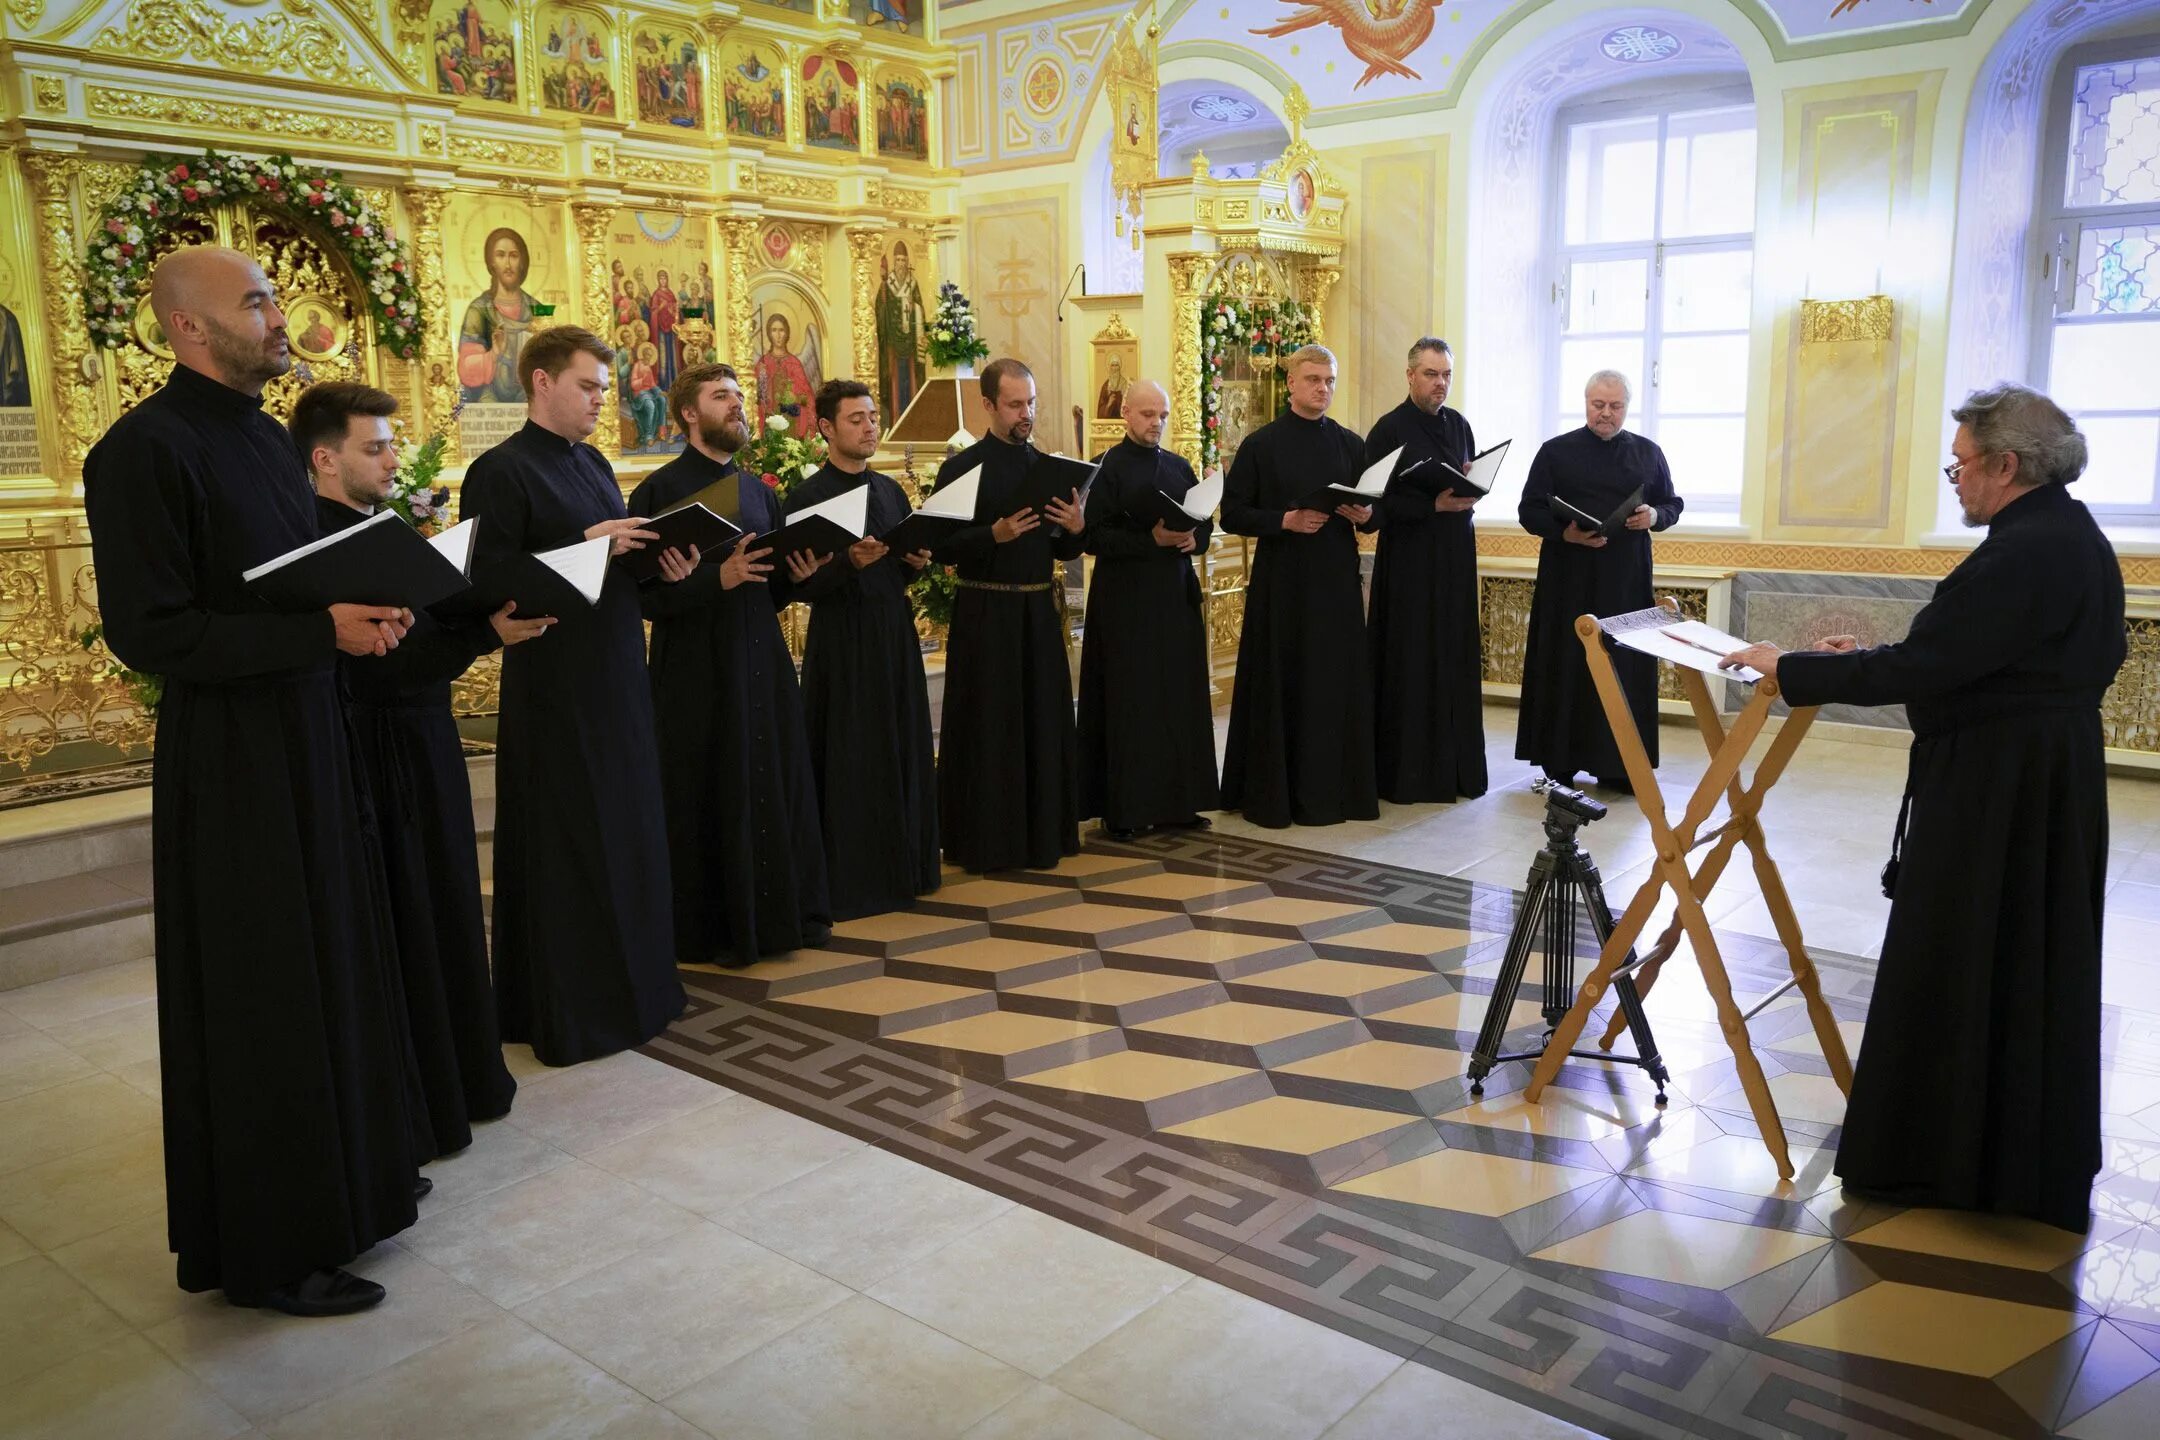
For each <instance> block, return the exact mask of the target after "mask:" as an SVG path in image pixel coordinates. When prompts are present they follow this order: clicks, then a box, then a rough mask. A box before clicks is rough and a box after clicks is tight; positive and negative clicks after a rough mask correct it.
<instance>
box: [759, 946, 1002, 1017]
mask: <svg viewBox="0 0 2160 1440" xmlns="http://www.w3.org/2000/svg"><path fill="white" fill-rule="evenodd" d="M933 953H934V952H933ZM976 994H977V992H976V991H975V990H973V989H970V988H968V987H966V986H962V985H938V984H935V983H933V982H931V981H928V980H898V979H894V978H893V977H892V976H889V975H881V976H879V977H877V978H876V979H874V980H851V981H849V982H848V983H847V984H845V985H831V986H827V987H826V988H824V989H821V990H811V991H806V992H805V993H803V994H801V995H790V996H789V997H788V998H787V1000H786V1001H785V1003H786V1004H788V1005H795V1006H802V1007H804V1008H807V1009H816V1010H844V1011H847V1012H848V1013H850V1014H854V1015H898V1014H900V1013H901V1012H902V1011H906V1010H918V1009H923V1008H925V1007H927V1006H931V1005H940V1004H945V1003H948V1002H951V1001H955V1000H970V999H973V998H975V996H976Z"/></svg>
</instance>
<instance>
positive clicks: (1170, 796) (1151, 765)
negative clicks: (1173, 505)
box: [1080, 440, 1222, 830]
mask: <svg viewBox="0 0 2160 1440" xmlns="http://www.w3.org/2000/svg"><path fill="white" fill-rule="evenodd" d="M1101 463H1102V468H1101V469H1100V470H1098V471H1097V472H1096V474H1095V483H1094V484H1093V485H1092V486H1090V487H1089V489H1088V501H1087V530H1086V532H1085V539H1086V543H1087V549H1088V553H1089V554H1091V555H1093V556H1094V557H1095V574H1094V577H1093V578H1092V579H1091V580H1090V581H1089V582H1088V613H1087V634H1086V637H1085V639H1084V641H1083V643H1082V645H1081V647H1080V814H1081V815H1082V816H1083V817H1087V816H1094V815H1099V816H1101V817H1102V821H1103V823H1104V824H1105V825H1107V826H1109V827H1110V828H1111V829H1113V830H1145V829H1147V828H1148V827H1149V826H1151V825H1162V824H1168V823H1172V822H1175V821H1179V820H1189V819H1191V818H1192V817H1193V816H1195V815H1197V814H1199V813H1200V812H1201V811H1202V810H1213V809H1214V808H1215V807H1216V806H1217V805H1219V804H1221V803H1222V799H1221V795H1220V793H1219V791H1218V789H1217V786H1216V783H1215V714H1214V703H1213V700H1212V699H1211V697H1210V695H1209V688H1208V655H1207V627H1206V625H1205V624H1204V623H1203V622H1202V620H1201V618H1200V581H1199V579H1198V577H1196V576H1195V575H1194V574H1193V562H1192V555H1197V554H1200V553H1201V552H1202V551H1204V550H1206V549H1207V547H1208V541H1209V539H1210V538H1211V537H1212V536H1213V535H1214V533H1215V527H1214V525H1213V523H1212V522H1210V521H1206V520H1203V521H1201V522H1200V527H1199V529H1198V530H1197V531H1196V532H1195V533H1194V540H1193V551H1192V555H1188V554H1185V553H1183V552H1181V551H1177V550H1171V549H1167V548H1165V547H1163V546H1161V545H1157V544H1156V543H1155V534H1154V530H1155V520H1156V518H1157V516H1158V515H1159V514H1160V513H1161V512H1160V511H1159V510H1158V509H1156V508H1154V503H1155V495H1156V492H1157V491H1160V492H1162V493H1163V494H1166V495H1173V496H1182V495H1183V494H1184V493H1185V492H1186V491H1188V490H1190V489H1192V487H1193V486H1194V485H1195V484H1196V483H1198V480H1197V477H1196V476H1194V474H1193V470H1192V466H1190V465H1188V464H1186V463H1185V460H1184V458H1183V457H1182V456H1178V455H1173V454H1171V453H1170V452H1169V451H1167V450H1162V449H1157V448H1154V447H1151V446H1147V445H1136V444H1134V443H1133V442H1132V441H1131V440H1121V441H1119V442H1118V443H1117V444H1116V445H1115V446H1113V447H1112V448H1111V449H1109V450H1108V451H1106V452H1105V453H1104V454H1103V457H1102V462H1101Z"/></svg>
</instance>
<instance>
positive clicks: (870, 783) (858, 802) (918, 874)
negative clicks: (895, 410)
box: [787, 380, 939, 920]
mask: <svg viewBox="0 0 2160 1440" xmlns="http://www.w3.org/2000/svg"><path fill="white" fill-rule="evenodd" d="M817 418H818V432H819V433H820V434H822V435H823V436H824V437H825V445H826V450H825V468H824V469H822V470H820V471H818V473H817V474H815V475H812V476H811V477H810V478H809V479H807V480H805V481H803V482H802V483H801V484H800V485H797V486H796V487H795V490H794V493H792V494H790V495H789V496H788V502H787V508H788V511H789V513H790V514H792V513H794V512H795V511H797V510H801V509H803V508H805V507H806V506H810V505H821V504H823V503H824V502H826V501H827V500H831V499H833V498H835V497H836V496H839V495H844V494H846V493H847V492H848V491H850V490H852V489H854V488H855V487H856V486H858V485H860V486H865V487H867V488H868V489H869V492H870V493H869V497H868V513H869V531H868V533H867V535H866V536H865V537H864V538H863V539H861V540H859V541H857V542H856V543H855V544H854V545H852V546H850V547H849V548H848V551H847V553H846V554H845V555H842V556H839V557H837V558H836V559H835V560H834V561H833V562H832V563H831V564H829V565H827V566H825V567H824V568H823V569H822V570H820V571H819V572H818V573H817V574H816V575H815V576H814V577H812V578H811V579H810V580H809V581H808V582H807V583H806V584H804V585H801V586H799V587H798V588H797V589H796V591H795V598H796V599H798V600H807V601H809V602H810V610H811V616H810V638H809V640H808V642H807V643H805V644H804V646H803V667H802V689H803V717H804V720H805V722H806V723H807V726H808V729H809V733H810V763H811V765H812V766H813V767H814V768H815V770H816V771H817V788H818V803H819V806H820V813H821V818H822V821H823V823H822V825H821V827H820V828H821V829H822V830H823V831H824V834H825V858H826V862H827V864H826V878H827V881H828V883H829V884H830V885H831V887H832V914H833V918H834V919H835V920H852V919H855V918H856V917H857V916H861V915H876V914H879V913H881V912H883V911H887V910H905V909H907V908H908V907H909V906H911V905H913V904H914V903H915V897H916V896H918V895H927V894H929V893H930V892H931V891H933V890H935V889H937V887H938V873H939V872H938V818H937V778H936V771H935V769H934V768H933V767H934V765H935V761H934V760H933V759H932V745H931V739H930V689H929V686H928V684H927V683H926V682H925V681H924V679H923V663H922V642H921V640H920V639H919V638H918V637H917V636H916V634H915V612H914V608H913V607H912V606H911V605H909V604H908V595H907V587H908V586H909V585H910V584H911V583H913V581H914V579H915V577H916V576H918V575H920V574H921V573H922V570H923V567H924V566H925V565H927V564H929V563H930V552H929V551H927V550H918V551H916V552H915V553H914V554H912V555H892V554H888V553H887V551H886V548H885V545H884V543H883V542H882V541H880V540H878V539H877V538H876V537H877V536H879V535H883V534H885V533H887V532H888V531H890V530H891V529H892V527H893V526H895V525H897V524H899V523H900V522H901V521H902V520H904V519H906V518H907V513H908V502H907V496H906V495H905V494H903V493H902V492H901V489H900V487H899V485H897V484H895V483H894V482H893V481H892V480H891V479H890V478H889V477H887V476H884V475H880V474H879V473H878V472H877V471H875V470H872V469H871V468H870V458H871V457H872V456H873V455H875V454H877V448H878V408H877V400H876V399H875V398H874V397H873V396H872V395H871V394H870V387H869V386H867V385H865V384H863V383H862V382H861V381H859V380H828V381H826V382H825V384H824V385H823V387H821V388H820V389H819V390H818V394H817Z"/></svg>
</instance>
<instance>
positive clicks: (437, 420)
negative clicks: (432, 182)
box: [405, 190, 459, 465]
mask: <svg viewBox="0 0 2160 1440" xmlns="http://www.w3.org/2000/svg"><path fill="white" fill-rule="evenodd" d="M449 204H450V196H449V194H448V192H446V191H442V190H408V191H406V192H405V213H406V215H407V216H409V217H410V218H411V220H412V263H413V284H414V286H415V287H416V288H417V289H418V290H419V292H420V323H421V325H422V327H423V333H422V335H421V338H420V354H421V357H422V361H421V363H422V367H423V371H424V374H425V377H426V378H425V379H424V380H423V381H422V382H421V393H422V394H423V396H424V397H425V401H426V407H427V423H428V428H429V429H431V430H440V431H442V432H443V434H444V436H445V437H446V441H447V448H446V449H445V450H444V451H443V463H444V464H446V465H454V464H456V463H457V461H458V459H459V454H458V427H457V426H456V424H455V423H453V422H452V420H451V419H450V415H451V412H452V411H454V410H455V409H456V408H457V403H458V381H457V355H456V348H455V346H454V344H453V342H452V339H451V332H450V324H451V319H450V296H449V291H448V288H447V284H446V277H445V274H444V270H443V233H442V221H443V211H444V210H445V209H446V208H448V206H449Z"/></svg>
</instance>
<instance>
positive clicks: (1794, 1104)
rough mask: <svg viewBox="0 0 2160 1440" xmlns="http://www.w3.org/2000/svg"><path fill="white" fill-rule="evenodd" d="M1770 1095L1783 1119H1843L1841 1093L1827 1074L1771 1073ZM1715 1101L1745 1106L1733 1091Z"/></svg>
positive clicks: (1823, 1121)
mask: <svg viewBox="0 0 2160 1440" xmlns="http://www.w3.org/2000/svg"><path fill="white" fill-rule="evenodd" d="M1770 1095H1771V1098H1772V1099H1774V1100H1776V1101H1777V1110H1778V1114H1779V1115H1780V1116H1782V1117H1784V1118H1786V1119H1791V1120H1813V1121H1816V1122H1818V1123H1820V1124H1823V1125H1837V1124H1840V1123H1842V1122H1843V1121H1844V1119H1845V1092H1844V1091H1842V1090H1840V1089H1838V1087H1837V1081H1835V1080H1832V1079H1831V1078H1830V1077H1829V1076H1827V1075H1804V1074H1801V1073H1799V1072H1797V1071H1795V1072H1792V1073H1788V1074H1784V1075H1773V1076H1771V1077H1770ZM1718 1103H1719V1104H1720V1105H1722V1106H1723V1107H1724V1108H1725V1109H1727V1110H1741V1109H1745V1108H1746V1106H1747V1097H1746V1096H1745V1095H1744V1094H1742V1093H1741V1092H1740V1091H1738V1090H1734V1091H1730V1092H1728V1093H1726V1094H1725V1095H1724V1096H1723V1097H1722V1098H1721V1099H1720V1100H1719V1102H1718Z"/></svg>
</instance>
